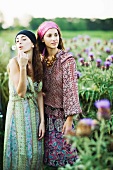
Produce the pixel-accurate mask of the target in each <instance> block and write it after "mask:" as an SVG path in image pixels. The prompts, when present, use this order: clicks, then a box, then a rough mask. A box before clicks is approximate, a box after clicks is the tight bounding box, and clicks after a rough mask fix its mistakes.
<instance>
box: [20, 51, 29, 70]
mask: <svg viewBox="0 0 113 170" xmlns="http://www.w3.org/2000/svg"><path fill="white" fill-rule="evenodd" d="M18 64H19V66H20V68H22V67H26V66H27V64H28V55H27V54H26V53H24V52H23V51H19V54H18Z"/></svg>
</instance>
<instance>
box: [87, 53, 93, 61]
mask: <svg viewBox="0 0 113 170" xmlns="http://www.w3.org/2000/svg"><path fill="white" fill-rule="evenodd" d="M88 56H89V58H90V60H91V61H94V54H93V52H89V54H88Z"/></svg>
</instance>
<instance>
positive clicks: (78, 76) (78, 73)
mask: <svg viewBox="0 0 113 170" xmlns="http://www.w3.org/2000/svg"><path fill="white" fill-rule="evenodd" d="M81 75H82V74H81V72H80V71H77V78H78V79H79V78H80V77H81Z"/></svg>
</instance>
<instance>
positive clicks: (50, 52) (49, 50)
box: [47, 48, 59, 57]
mask: <svg viewBox="0 0 113 170" xmlns="http://www.w3.org/2000/svg"><path fill="white" fill-rule="evenodd" d="M47 51H48V56H49V57H52V56H54V55H56V53H58V51H59V49H58V48H56V49H52V50H51V49H47Z"/></svg>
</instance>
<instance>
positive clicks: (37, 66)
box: [32, 45, 43, 82]
mask: <svg viewBox="0 0 113 170" xmlns="http://www.w3.org/2000/svg"><path fill="white" fill-rule="evenodd" d="M32 63H33V72H34V81H36V82H40V81H42V79H43V67H42V62H41V59H40V55H39V51H38V48H37V45H34V48H33V59H32Z"/></svg>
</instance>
